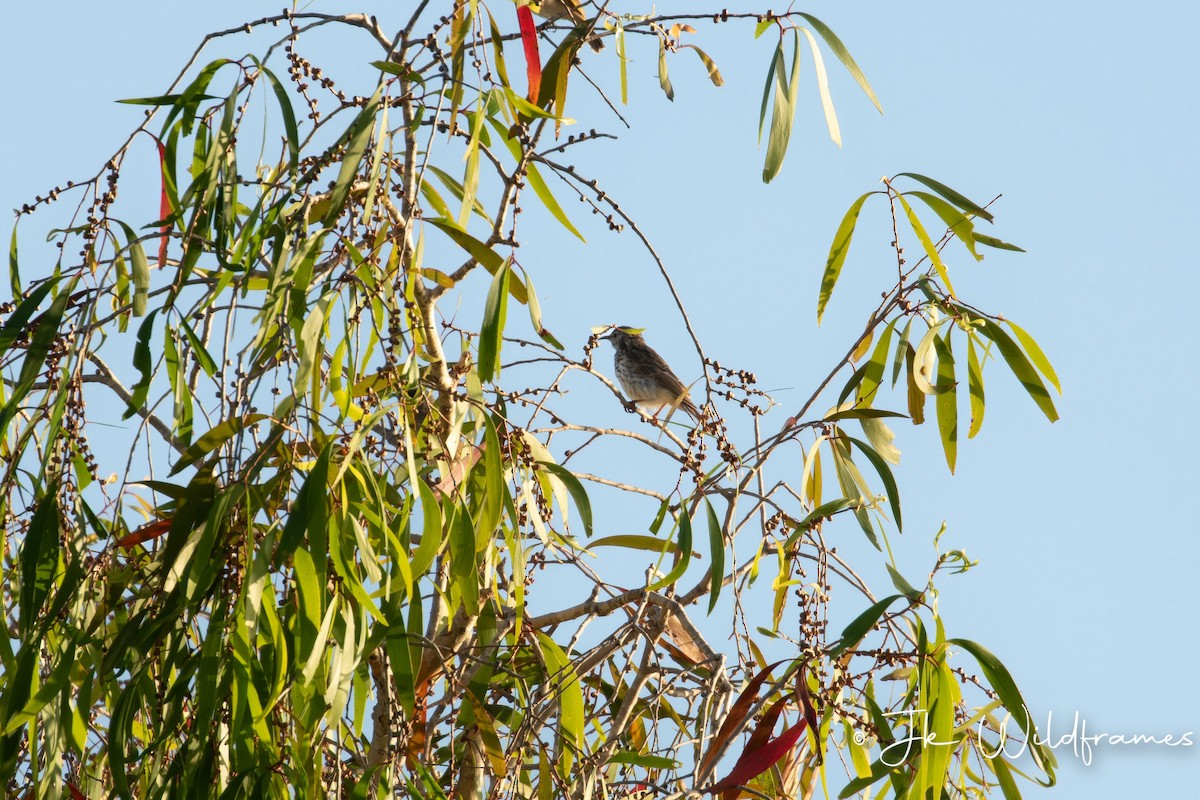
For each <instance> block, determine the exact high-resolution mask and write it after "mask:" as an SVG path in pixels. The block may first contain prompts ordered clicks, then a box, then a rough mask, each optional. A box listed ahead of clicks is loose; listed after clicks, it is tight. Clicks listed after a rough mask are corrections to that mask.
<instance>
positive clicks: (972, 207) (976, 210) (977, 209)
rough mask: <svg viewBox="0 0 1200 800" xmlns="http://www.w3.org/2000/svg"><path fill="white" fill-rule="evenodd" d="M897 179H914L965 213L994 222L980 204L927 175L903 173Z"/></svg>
mask: <svg viewBox="0 0 1200 800" xmlns="http://www.w3.org/2000/svg"><path fill="white" fill-rule="evenodd" d="M896 177H897V178H912V179H913V180H915V181H919V182H921V183H923V184H925V185H926V186H928V187H929V188H930V189H933V190H934V191H935V192H937V193H938V194H940V195H941V196H942V197H944V198H946V199H947V200H949V201H950V202H951V203H953V204H954V205H956V206H958V207H959V208H961V209H962V210H963V211H966V212H967V213H969V214H974V215H975V216H977V217H982V218H983V219H986V220H987V221H988V222H991V221H992V215H991V213H989V212H988V210H987V209H986V208H984V207H983V206H981V205H979V204H978V203H975V202H973V201H971V200H968V199H967V198H966V196H965V195H963V194H961V193H959V192H956V191H955V190H953V189H951V188H950V187H949V186H947V185H946V184H944V183H941V182H939V181H935V180H934V179H933V178H929V177H927V176H925V175H918V174H917V173H915V172H901V173H899V174H897V175H896Z"/></svg>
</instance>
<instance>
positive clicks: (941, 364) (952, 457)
mask: <svg viewBox="0 0 1200 800" xmlns="http://www.w3.org/2000/svg"><path fill="white" fill-rule="evenodd" d="M935 342H936V344H935V348H936V350H937V354H938V372H937V377H938V386H940V387H944V386H951V387H953V386H954V385H955V380H954V354H953V353H952V352H951V350H950V333H949V331H947V333H946V335H945V336H944V337H943V336H938V337H937V338H936V340H935ZM935 405H936V408H937V420H938V435H939V436H940V437H941V439H942V452H944V453H945V455H946V466H947V467H949V468H950V474H954V466H955V464H956V463H957V461H958V392H956V391H954V390H953V389H949V390H947V391H945V392H942V393H941V394H939V395H938V396H937V401H936V404H935Z"/></svg>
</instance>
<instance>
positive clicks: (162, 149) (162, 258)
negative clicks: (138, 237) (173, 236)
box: [154, 137, 171, 269]
mask: <svg viewBox="0 0 1200 800" xmlns="http://www.w3.org/2000/svg"><path fill="white" fill-rule="evenodd" d="M154 141H156V142H158V164H159V167H160V169H161V170H162V199H161V200H160V201H159V204H158V217H159V219H166V218H167V217H169V216H171V199H170V198H169V197H168V196H167V147H166V145H164V144H163V143H162V141H160V140H159V139H158V137H155V138H154ZM158 232H159V233H160V234H162V239H161V241H159V243H158V268H159V269H162V268H163V267H164V266H166V264H167V234H169V233H170V232H171V226H170V225H163V226H162V227H161V228H159V229H158Z"/></svg>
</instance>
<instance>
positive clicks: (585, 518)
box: [538, 461, 592, 539]
mask: <svg viewBox="0 0 1200 800" xmlns="http://www.w3.org/2000/svg"><path fill="white" fill-rule="evenodd" d="M538 468H539V469H544V470H546V471H547V472H549V473H550V474H551V475H553V476H554V477H555V478H558V479H559V480H560V481H562V483H563V485H564V486H566V487H567V491H568V492H569V493H570V495H571V499H572V500H574V501H575V508H576V510H577V511H579V519H580V521H581V522H582V523H583V534H584V536H586V537H588V538H589V539H590V538H591V537H592V501H591V500H589V499H588V494H587V492H586V491H584V488H583V484H582V483H580V482H579V478H576V477H575V473H573V472H571V471H570V470H569V469H567V468H566V467H564V466H562V465H561V464H555V463H554V462H552V461H539V462H538Z"/></svg>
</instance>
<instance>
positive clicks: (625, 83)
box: [613, 18, 629, 106]
mask: <svg viewBox="0 0 1200 800" xmlns="http://www.w3.org/2000/svg"><path fill="white" fill-rule="evenodd" d="M613 38H615V39H616V42H617V45H616V50H617V69H618V76H619V77H620V80H621V105H623V106H627V105H629V69H628V65H629V58H628V57H627V56H626V54H625V25H624V24H622V22H621V20H620V19H619V18H618V19H617V20H616V30H615V32H614V34H613Z"/></svg>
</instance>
